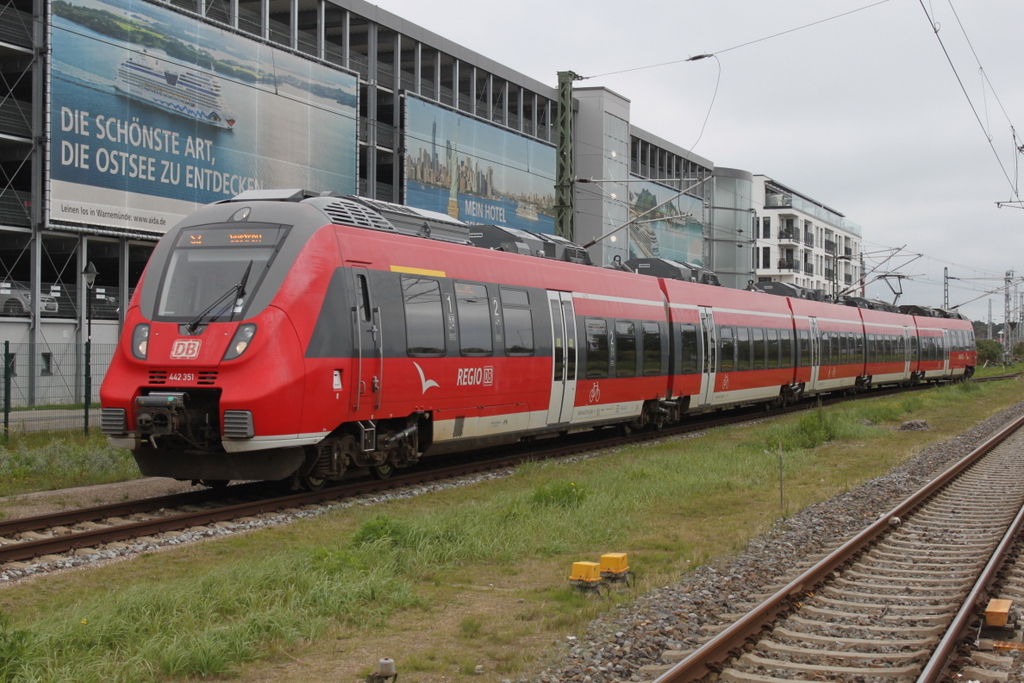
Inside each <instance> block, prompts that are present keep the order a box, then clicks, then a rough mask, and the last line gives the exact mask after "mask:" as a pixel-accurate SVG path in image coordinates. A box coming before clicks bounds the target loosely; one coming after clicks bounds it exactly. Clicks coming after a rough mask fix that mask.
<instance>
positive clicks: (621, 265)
mask: <svg viewBox="0 0 1024 683" xmlns="http://www.w3.org/2000/svg"><path fill="white" fill-rule="evenodd" d="M253 201H266V202H296V203H302V204H307V205H312V206H314V207H315V208H317V209H319V210H320V211H321V212H322V213H324V214H326V215H327V217H328V218H329V219H330V220H331V221H332V222H334V223H337V224H339V225H346V226H351V227H358V228H367V229H370V230H379V231H385V232H395V233H400V234H403V235H411V236H414V237H421V238H425V239H432V240H438V241H441V242H448V243H454V244H462V245H466V246H476V247H480V248H483V249H490V250H494V251H505V252H511V253H515V254H525V255H529V256H537V257H540V258H545V259H551V260H555V261H566V262H569V263H579V264H584V265H595V264H594V263H592V262H591V260H590V254H589V253H588V252H587V250H586V249H585V248H583V247H582V246H580V245H578V244H576V243H574V242H571V241H569V240H567V239H565V238H563V237H560V236H558V235H549V234H547V233H540V232H533V231H530V230H521V229H518V228H508V227H504V226H500V225H476V224H468V223H464V222H462V221H460V220H457V219H455V218H452V217H450V216H448V215H447V214H443V213H439V212H437V211H429V210H426V209H420V208H416V207H412V206H405V205H403V204H393V203H391V202H383V201H379V200H375V199H367V198H366V197H358V196H353V195H345V196H342V195H339V194H337V193H335V192H313V191H311V190H302V189H280V190H249V191H247V192H242V193H241V194H239V195H236V196H235V197H232V198H231V199H225V200H222V201H220V202H217V203H218V204H227V203H233V202H253ZM609 267H610V268H612V269H614V270H623V271H627V272H630V273H637V274H641V275H648V276H652V277H656V278H662V279H669V280H680V281H683V282H693V283H699V284H705V285H720V283H719V281H718V276H717V275H716V274H715V273H714V272H713V271H711V270H708V269H706V268H704V267H702V266H697V265H694V264H691V263H686V262H684V261H674V260H672V259H663V258H636V259H629V260H627V261H625V262H622V261H621V260H619V259H617V260H616V262H615V263H614V264H612V266H609ZM752 287H753V289H754V290H755V291H758V292H763V293H765V294H773V295H776V296H785V297H789V298H792V299H802V300H807V301H818V302H822V303H835V304H839V305H844V304H845V305H847V306H854V307H857V308H863V309H869V310H875V311H889V312H894V313H896V312H898V313H904V314H907V315H914V316H920V317H936V318H953V319H961V320H964V319H965V318H964V317H963V316H962V315H961V314H960V313H958V312H957V311H952V310H943V309H939V308H930V307H927V306H915V305H902V306H899V307H897V306H895V305H893V304H889V303H887V302H884V301H878V300H876V299H866V298H862V297H851V296H847V297H843V298H841V299H839V300H838V301H835V302H832V301H828V300H827V299H826V297H825V296H824V293H823V292H822V291H821V290H816V289H808V288H806V287H799V286H797V285H793V284H790V283H788V282H755V283H752Z"/></svg>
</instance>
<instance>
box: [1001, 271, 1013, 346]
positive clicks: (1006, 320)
mask: <svg viewBox="0 0 1024 683" xmlns="http://www.w3.org/2000/svg"><path fill="white" fill-rule="evenodd" d="M1012 279H1013V271H1012V270H1008V271H1006V277H1005V278H1004V279H1003V288H1004V289H1005V293H1004V294H1003V363H1009V362H1010V296H1011V294H1010V281H1011V280H1012Z"/></svg>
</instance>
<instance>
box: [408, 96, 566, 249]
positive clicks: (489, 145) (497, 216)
mask: <svg viewBox="0 0 1024 683" xmlns="http://www.w3.org/2000/svg"><path fill="white" fill-rule="evenodd" d="M405 131H406V133H405V147H406V152H405V203H406V204H408V205H409V206H415V207H418V208H421V209H429V210H431V211H439V212H440V213H445V214H448V215H449V216H451V217H453V218H457V219H459V220H460V221H463V222H465V223H475V224H494V225H502V226H505V227H509V228H519V229H521V230H532V231H534V232H543V233H548V234H554V232H555V217H554V215H555V213H554V205H555V148H554V147H552V146H550V145H546V144H544V143H541V142H538V141H536V140H533V139H530V138H527V137H525V136H522V135H519V134H518V133H515V132H512V131H510V130H507V129H504V128H500V127H498V126H495V125H493V124H490V123H486V122H484V121H481V120H480V119H476V118H473V117H471V116H466V115H464V114H460V113H458V112H454V111H451V110H450V109H446V108H444V107H441V106H439V105H437V104H434V103H431V102H427V101H424V100H421V99H419V98H418V97H414V96H411V95H410V96H408V97H406V99H405Z"/></svg>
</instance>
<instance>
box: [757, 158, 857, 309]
mask: <svg viewBox="0 0 1024 683" xmlns="http://www.w3.org/2000/svg"><path fill="white" fill-rule="evenodd" d="M753 203H754V206H755V209H756V213H757V218H756V219H755V221H754V229H755V233H756V234H755V252H754V261H755V264H754V273H755V276H756V278H757V281H758V282H771V281H774V282H785V283H788V284H791V285H797V286H799V287H805V288H807V289H812V290H817V291H819V292H821V293H822V294H823V295H824V296H827V297H835V296H837V295H842V294H852V295H856V296H862V295H863V292H862V281H861V277H862V275H863V270H862V268H863V265H862V260H861V239H862V237H861V235H862V233H861V228H860V226H859V225H857V224H856V223H854V222H852V221H849V220H847V219H846V217H845V216H843V214H841V213H839V212H838V211H836V210H835V209H832V208H829V207H828V206H826V205H824V204H822V203H821V202H818V201H815V200H813V199H811V198H810V197H807V196H805V195H802V194H800V193H799V192H797V191H795V190H793V189H791V188H788V187H786V186H785V185H783V184H782V183H780V182H778V181H776V180H774V179H772V178H769V177H768V176H764V175H755V176H754V187H753Z"/></svg>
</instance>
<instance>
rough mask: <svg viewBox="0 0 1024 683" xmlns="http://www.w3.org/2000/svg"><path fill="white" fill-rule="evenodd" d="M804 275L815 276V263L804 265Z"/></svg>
mask: <svg viewBox="0 0 1024 683" xmlns="http://www.w3.org/2000/svg"><path fill="white" fill-rule="evenodd" d="M804 275H814V264H813V263H805V264H804Z"/></svg>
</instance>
